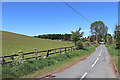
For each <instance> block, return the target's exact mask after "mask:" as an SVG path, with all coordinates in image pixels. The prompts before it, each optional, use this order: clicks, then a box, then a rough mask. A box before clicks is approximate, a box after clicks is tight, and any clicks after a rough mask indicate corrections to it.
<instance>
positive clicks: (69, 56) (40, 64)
mask: <svg viewBox="0 0 120 80" xmlns="http://www.w3.org/2000/svg"><path fill="white" fill-rule="evenodd" d="M97 46H99V44H95V45H91V46H90V47H87V50H76V51H73V52H68V53H66V54H58V55H56V56H52V57H51V56H50V57H48V58H46V59H43V58H39V59H35V60H29V61H25V62H23V63H19V64H16V63H12V64H6V65H4V66H3V68H2V77H3V78H32V77H36V76H40V75H42V74H45V73H49V72H51V71H53V70H57V69H60V68H62V67H65V66H67V65H69V64H71V63H74V61H76V60H77V59H81V58H83V57H84V56H86V55H90V54H91V53H92V52H93V51H94V50H95V47H97Z"/></svg>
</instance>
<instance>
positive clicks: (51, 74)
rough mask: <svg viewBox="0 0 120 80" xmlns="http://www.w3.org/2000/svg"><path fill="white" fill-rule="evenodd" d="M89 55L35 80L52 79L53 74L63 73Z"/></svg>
mask: <svg viewBox="0 0 120 80" xmlns="http://www.w3.org/2000/svg"><path fill="white" fill-rule="evenodd" d="M99 46H100V45H99ZM99 46H97V47H95V50H94V51H93V52H92V53H91V54H93V53H94V52H95V51H96V49H97V48H98V47H99ZM91 54H89V55H86V56H84V57H82V58H80V59H78V60H77V61H75V62H74V63H72V64H70V65H68V66H66V67H63V68H61V69H59V70H57V71H52V72H50V73H48V74H44V75H41V76H39V77H35V78H43V79H44V78H48V77H54V74H55V73H58V72H61V71H64V70H66V69H68V68H70V67H72V66H74V65H75V64H77V63H78V62H80V61H82V60H84V59H86V58H87V57H89V56H90V55H91Z"/></svg>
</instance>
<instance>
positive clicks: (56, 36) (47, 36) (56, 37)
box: [34, 33, 72, 41]
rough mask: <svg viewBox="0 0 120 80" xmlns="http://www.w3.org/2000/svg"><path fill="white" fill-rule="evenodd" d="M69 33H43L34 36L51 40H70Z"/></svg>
mask: <svg viewBox="0 0 120 80" xmlns="http://www.w3.org/2000/svg"><path fill="white" fill-rule="evenodd" d="M71 35H72V34H67V33H66V34H44V35H38V36H34V37H37V38H43V39H52V40H60V39H63V40H65V41H70V40H71Z"/></svg>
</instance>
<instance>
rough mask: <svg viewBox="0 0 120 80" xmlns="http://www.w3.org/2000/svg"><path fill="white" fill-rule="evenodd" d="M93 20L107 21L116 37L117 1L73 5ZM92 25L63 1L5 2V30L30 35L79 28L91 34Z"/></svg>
mask: <svg viewBox="0 0 120 80" xmlns="http://www.w3.org/2000/svg"><path fill="white" fill-rule="evenodd" d="M69 5H71V6H72V7H73V8H74V9H76V10H77V11H78V12H79V13H80V14H82V15H83V16H84V17H86V18H87V19H88V20H89V21H91V22H94V21H103V22H104V23H105V25H106V26H108V28H109V31H108V32H109V33H111V34H113V30H114V26H115V25H116V24H118V3H117V2H69ZM90 24H91V23H88V22H87V21H86V20H84V19H83V18H82V17H80V16H79V15H78V14H76V13H75V12H74V11H73V10H72V9H71V8H69V7H68V6H67V5H65V4H64V3H63V2H3V3H2V30H4V31H9V32H15V33H19V34H25V35H29V36H34V35H39V34H49V33H51V34H52V33H61V34H64V33H71V30H76V29H78V28H79V27H81V28H82V31H84V32H85V34H84V36H89V35H90V32H89V31H90V30H89V28H90Z"/></svg>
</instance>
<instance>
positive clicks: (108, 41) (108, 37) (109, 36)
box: [106, 34, 113, 45]
mask: <svg viewBox="0 0 120 80" xmlns="http://www.w3.org/2000/svg"><path fill="white" fill-rule="evenodd" d="M106 37H107V43H108V44H109V45H110V44H112V43H113V39H112V36H111V34H107V36H106Z"/></svg>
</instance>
